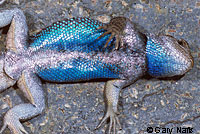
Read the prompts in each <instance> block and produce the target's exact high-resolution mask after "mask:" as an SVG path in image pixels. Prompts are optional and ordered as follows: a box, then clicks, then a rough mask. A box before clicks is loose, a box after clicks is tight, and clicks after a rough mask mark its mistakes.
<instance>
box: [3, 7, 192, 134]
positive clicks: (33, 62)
mask: <svg viewBox="0 0 200 134" xmlns="http://www.w3.org/2000/svg"><path fill="white" fill-rule="evenodd" d="M10 23H11V26H10V29H9V32H8V35H7V44H6V48H7V51H6V52H5V53H4V54H3V55H2V56H1V58H0V62H1V64H0V69H1V70H0V75H1V77H0V78H1V79H0V91H2V90H4V89H6V88H8V87H10V86H12V85H14V84H15V83H17V84H18V87H19V88H20V90H21V91H22V92H24V94H25V96H26V97H27V98H28V100H29V101H30V103H26V104H20V105H17V106H15V107H13V108H11V109H10V110H9V111H8V112H7V113H6V115H5V117H4V125H3V128H2V131H3V130H4V128H5V127H6V126H8V127H9V128H10V130H11V131H12V132H13V133H22V132H25V133H27V132H26V131H25V130H24V128H23V126H22V125H21V123H20V122H19V120H21V119H28V118H31V117H33V116H35V115H38V114H40V113H41V112H42V111H43V109H44V107H45V106H44V105H45V104H44V96H43V91H42V84H41V81H40V79H39V78H42V79H43V80H47V81H53V82H71V81H73V82H78V81H87V80H90V79H98V78H111V79H114V80H109V81H108V82H107V83H106V91H105V92H106V99H107V105H108V109H107V113H106V115H105V117H104V118H103V120H102V122H101V123H100V124H99V126H101V124H102V123H103V122H104V121H105V120H106V119H107V118H110V127H109V133H110V132H111V129H112V127H113V131H114V133H115V130H116V126H115V124H118V125H120V124H119V119H118V118H117V116H116V113H117V103H118V96H119V91H120V89H122V88H123V87H125V86H128V85H130V84H131V83H134V82H135V81H136V80H137V79H139V78H140V77H142V76H143V75H144V74H146V73H149V74H150V75H152V76H155V77H170V76H175V75H182V74H184V73H186V72H187V71H188V70H189V69H191V68H192V66H193V59H192V56H191V54H190V51H189V48H188V45H187V43H186V42H185V41H184V40H176V39H175V38H173V37H171V36H155V35H153V34H146V36H145V35H143V34H141V33H140V32H139V31H138V30H137V29H136V28H135V26H134V25H133V24H132V22H131V21H129V20H128V19H126V18H123V17H117V18H114V19H112V20H111V22H110V23H109V24H103V23H100V22H98V21H95V20H92V19H89V18H74V19H66V20H64V21H60V22H57V23H54V24H53V25H52V26H50V27H48V28H46V29H44V30H42V31H41V32H40V33H38V34H36V35H35V36H34V37H32V38H31V43H30V44H28V42H27V40H28V28H27V26H26V21H25V17H24V15H23V12H22V11H21V10H19V9H14V10H7V11H2V12H1V13H0V27H3V26H5V25H8V24H10ZM106 31H107V32H106ZM104 33H105V34H104ZM109 33H111V35H113V36H111V38H110V34H109ZM101 35H102V36H101ZM114 37H115V38H114ZM109 38H110V39H111V42H112V41H113V42H116V48H118V47H119V44H121V45H122V43H123V44H124V45H123V48H119V50H117V51H112V49H113V47H112V45H109V44H110V41H109V40H110V39H109ZM107 40H108V41H109V42H108V43H107ZM119 42H120V43H119ZM107 44H108V46H107V47H106V48H104V45H107ZM99 126H98V127H99ZM2 131H1V132H2Z"/></svg>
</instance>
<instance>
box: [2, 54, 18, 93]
mask: <svg viewBox="0 0 200 134" xmlns="http://www.w3.org/2000/svg"><path fill="white" fill-rule="evenodd" d="M4 62H5V56H4V54H2V55H1V56H0V92H1V91H3V90H4V89H6V88H8V87H10V86H13V85H14V84H15V83H16V80H13V79H11V78H10V77H9V76H8V75H7V74H6V73H5V71H4Z"/></svg>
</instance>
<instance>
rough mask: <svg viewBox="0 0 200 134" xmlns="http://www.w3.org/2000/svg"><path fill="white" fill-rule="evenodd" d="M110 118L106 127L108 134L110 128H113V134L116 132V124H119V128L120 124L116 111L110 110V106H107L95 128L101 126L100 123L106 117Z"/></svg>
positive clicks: (109, 133)
mask: <svg viewBox="0 0 200 134" xmlns="http://www.w3.org/2000/svg"><path fill="white" fill-rule="evenodd" d="M108 118H110V123H109V128H108V134H111V132H112V130H113V134H116V132H117V131H116V125H118V126H119V129H121V124H120V122H119V118H118V117H117V115H116V113H115V112H114V111H113V110H112V108H109V107H108V110H107V112H106V115H105V116H104V117H103V119H102V120H101V122H100V123H99V125H98V126H97V127H96V128H95V130H96V129H98V128H100V127H101V126H102V124H103V123H104V122H105V121H106V120H107V119H108Z"/></svg>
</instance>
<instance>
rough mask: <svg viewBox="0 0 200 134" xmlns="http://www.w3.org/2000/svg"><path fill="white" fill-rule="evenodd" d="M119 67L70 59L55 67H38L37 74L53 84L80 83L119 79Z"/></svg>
mask: <svg viewBox="0 0 200 134" xmlns="http://www.w3.org/2000/svg"><path fill="white" fill-rule="evenodd" d="M116 69H117V67H115V66H114V65H109V64H106V63H102V62H100V61H97V60H89V59H83V58H79V59H70V60H68V61H65V62H59V63H57V64H56V66H53V67H50V65H49V67H48V66H46V67H39V66H37V69H36V70H37V74H38V76H39V77H41V78H42V79H44V80H46V81H51V82H78V81H87V80H91V79H98V78H119V74H118V73H117V72H116V71H115V70H116Z"/></svg>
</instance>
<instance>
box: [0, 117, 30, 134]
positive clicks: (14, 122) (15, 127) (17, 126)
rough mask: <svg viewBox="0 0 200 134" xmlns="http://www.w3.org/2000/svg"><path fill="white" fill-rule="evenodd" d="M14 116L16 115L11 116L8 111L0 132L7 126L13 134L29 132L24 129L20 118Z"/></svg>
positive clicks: (26, 133) (0, 133)
mask: <svg viewBox="0 0 200 134" xmlns="http://www.w3.org/2000/svg"><path fill="white" fill-rule="evenodd" d="M13 116H15V115H11V116H9V114H8V113H7V114H6V115H5V117H4V125H3V127H2V128H1V130H0V134H2V133H3V131H4V130H5V129H6V127H7V126H8V128H9V129H10V130H11V132H12V133H13V134H23V133H25V134H28V132H27V131H26V130H25V129H24V127H23V126H22V124H21V123H20V121H19V119H17V118H13Z"/></svg>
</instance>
